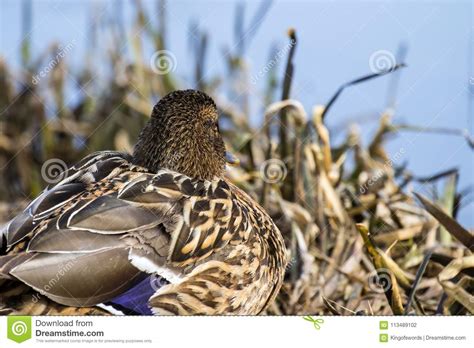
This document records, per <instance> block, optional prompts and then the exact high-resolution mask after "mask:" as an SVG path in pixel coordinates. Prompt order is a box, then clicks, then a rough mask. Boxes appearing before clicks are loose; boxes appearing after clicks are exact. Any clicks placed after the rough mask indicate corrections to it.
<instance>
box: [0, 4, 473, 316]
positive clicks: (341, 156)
mask: <svg viewBox="0 0 474 348" xmlns="http://www.w3.org/2000/svg"><path fill="white" fill-rule="evenodd" d="M118 3H120V2H118ZM136 4H137V5H136V6H137V9H136V20H135V23H134V28H133V30H134V31H136V32H142V33H143V34H142V35H131V36H130V37H131V42H130V43H129V45H128V48H129V50H130V54H131V60H130V61H128V60H127V58H126V57H125V56H123V55H122V53H121V51H120V50H119V49H118V48H119V47H122V45H123V42H122V41H123V37H125V36H124V35H121V33H124V32H125V31H126V30H125V28H123V24H122V23H121V22H119V21H113V22H112V25H111V27H110V32H109V33H108V34H109V36H111V38H112V41H113V43H114V44H112V45H111V46H110V47H115V49H114V50H112V51H110V52H108V54H109V59H108V61H106V62H102V63H104V64H105V65H106V66H107V67H110V68H111V69H112V74H111V75H110V77H103V76H99V75H97V71H96V69H98V68H97V67H94V66H92V64H91V61H93V60H92V59H90V57H89V58H88V59H85V62H86V63H85V65H84V67H83V70H82V71H81V72H79V73H74V72H72V71H68V66H67V65H66V61H67V59H68V56H67V53H65V54H64V57H59V58H57V57H58V47H53V48H52V50H51V51H50V52H48V53H47V54H46V55H44V56H43V57H42V59H39V60H37V61H33V60H32V59H30V58H29V56H28V54H27V52H28V50H27V49H24V56H23V60H24V62H23V64H24V67H25V69H24V70H23V71H22V73H21V74H20V75H19V74H16V73H14V72H12V71H10V70H9V68H8V66H7V64H6V63H5V62H3V61H0V91H2V93H1V94H0V110H2V111H1V114H0V127H1V128H0V129H1V131H0V168H1V169H0V180H1V182H0V197H1V202H2V203H1V205H0V213H1V219H2V221H7V220H8V219H9V217H11V216H12V215H13V214H14V213H15V212H16V211H18V210H19V209H20V208H23V207H24V206H25V205H26V204H27V203H28V202H29V201H30V200H31V198H32V197H34V196H35V195H37V194H38V193H39V191H40V190H41V189H42V188H43V187H44V186H45V185H46V184H47V183H46V182H45V181H44V179H45V178H44V175H43V176H42V175H41V173H42V170H43V171H44V168H43V164H44V163H45V161H46V160H48V159H51V158H55V159H61V160H62V161H64V162H65V163H67V164H72V163H73V162H75V161H76V160H78V159H80V158H81V157H83V156H84V155H85V154H86V153H91V152H92V151H95V150H103V149H117V150H123V151H131V146H132V144H133V143H134V142H135V140H136V137H137V135H138V132H139V130H140V129H141V128H142V126H143V124H144V122H145V121H146V119H147V117H148V115H149V114H150V111H151V106H152V104H153V102H155V101H156V100H157V99H159V98H160V96H163V95H165V94H166V93H168V92H170V91H171V90H174V89H178V88H184V87H194V88H199V89H202V90H204V91H206V92H207V93H208V94H210V95H212V96H213V97H214V99H215V100H216V102H217V104H218V107H219V110H220V113H221V129H222V132H223V134H224V137H225V140H226V142H227V146H228V148H229V149H231V150H233V151H234V153H235V154H236V155H237V156H238V157H239V158H240V160H241V165H240V166H239V167H232V168H229V171H228V176H229V177H230V178H231V180H232V181H233V182H235V183H236V184H237V185H238V186H240V187H241V188H243V189H244V190H245V191H247V192H248V193H250V194H251V195H252V196H253V197H254V198H255V199H256V200H258V201H259V202H260V203H261V204H262V205H263V206H264V207H265V209H266V210H267V211H269V212H270V214H271V216H272V217H273V219H274V221H275V222H276V224H277V225H278V226H279V228H280V229H281V231H282V232H283V234H284V236H285V240H286V245H287V248H288V251H289V254H290V261H289V264H288V268H287V274H286V278H285V283H284V286H283V288H282V290H281V292H280V294H279V296H278V298H277V300H276V301H275V303H273V304H272V305H271V306H270V308H269V309H268V310H267V313H268V314H279V315H280V314H282V315H284V314H335V315H364V314H365V315H390V314H418V315H423V314H445V315H450V314H468V313H471V314H472V313H474V297H473V296H472V293H473V285H474V284H473V276H474V259H473V255H472V251H473V247H474V241H473V239H474V237H473V234H472V233H471V232H470V231H467V230H466V229H465V228H463V227H462V226H461V225H460V224H459V223H458V222H456V220H455V216H456V214H457V212H458V210H459V204H460V203H462V201H463V198H464V196H465V192H460V191H459V189H458V187H457V179H458V174H457V171H453V170H451V171H446V172H442V173H439V174H437V175H433V176H431V177H428V178H419V177H416V176H415V175H413V174H412V173H409V172H408V171H407V170H406V169H405V168H404V167H403V166H402V167H396V166H394V163H398V162H399V161H398V160H397V159H398V158H399V157H400V156H401V155H402V154H403V151H404V150H403V149H400V151H399V153H395V154H388V153H386V151H385V148H384V144H385V142H386V140H387V137H388V136H390V135H393V134H395V133H397V132H398V131H401V130H404V129H408V128H409V126H406V125H404V126H400V125H394V124H392V123H391V118H392V116H393V112H394V111H393V110H392V109H388V110H387V111H386V112H384V113H383V114H382V116H381V118H380V126H379V129H378V130H377V132H376V133H375V135H374V136H373V139H371V141H370V142H369V145H368V146H366V147H364V146H363V145H362V143H361V140H360V138H359V134H358V133H357V131H356V130H355V129H350V130H349V132H348V134H347V136H346V138H345V140H344V141H343V142H342V143H339V144H337V145H335V144H334V143H333V142H332V138H331V132H330V130H329V129H328V128H327V126H326V124H325V119H326V117H329V116H328V111H329V108H330V107H331V105H332V104H333V103H334V102H336V99H337V97H338V95H339V94H340V93H341V92H342V90H343V89H344V88H345V87H348V86H350V85H353V84H356V83H361V82H365V81H367V80H370V79H371V78H375V77H378V76H380V75H384V74H385V73H388V71H387V72H383V73H380V74H373V75H369V76H366V77H363V78H361V79H357V80H354V81H352V82H351V83H348V84H346V85H344V86H343V87H342V88H341V90H339V91H338V92H337V93H336V95H335V97H334V98H332V99H331V100H330V101H329V102H328V103H327V104H326V106H325V107H324V106H318V107H315V108H314V110H312V112H311V113H310V114H307V111H305V109H304V108H303V106H302V105H301V103H300V102H299V101H297V100H292V99H291V94H290V90H291V88H290V87H291V83H292V76H293V70H294V68H295V67H294V65H293V55H294V54H295V48H296V43H297V41H296V32H295V31H294V30H291V31H290V33H289V35H290V41H289V42H290V45H288V49H287V50H285V54H284V55H285V57H287V58H286V59H287V64H286V70H285V75H284V76H285V77H284V78H283V79H282V80H283V81H282V85H281V87H280V86H279V84H278V83H276V81H279V78H278V76H276V71H277V69H276V68H275V67H274V66H273V65H272V68H271V69H267V70H268V71H266V72H265V74H262V76H260V75H259V79H260V78H261V79H265V80H266V82H267V89H266V91H265V95H264V100H263V102H264V103H265V105H267V107H266V110H265V111H264V112H263V114H262V115H261V117H260V119H259V122H252V124H255V123H257V126H252V125H251V123H250V120H249V119H250V115H249V114H250V113H249V110H248V105H249V100H248V99H249V95H250V92H249V91H250V90H251V88H250V86H249V85H248V83H247V81H249V72H248V69H247V66H246V64H245V59H244V58H243V54H244V49H245V46H246V45H245V41H244V40H243V38H244V37H245V36H244V35H243V36H242V42H240V41H239V42H240V45H237V46H235V47H237V49H236V52H233V51H229V54H228V55H226V58H225V59H227V63H228V69H229V73H228V74H227V75H226V76H225V77H224V76H222V77H216V78H209V79H204V78H203V76H205V74H204V67H205V56H206V55H205V52H206V48H207V42H208V37H207V34H206V33H204V32H202V31H201V30H199V28H194V32H195V33H196V35H197V36H198V37H199V39H198V40H197V41H196V43H195V44H194V45H193V47H192V49H193V50H194V52H195V54H194V55H193V56H194V57H196V62H195V76H194V78H195V83H194V84H193V85H192V86H189V85H185V84H182V83H178V82H177V80H176V78H175V75H174V73H173V70H174V69H173V68H172V67H171V68H167V69H166V70H167V71H162V70H161V71H158V72H159V73H157V69H158V68H162V69H163V68H164V67H163V66H162V65H159V66H157V65H155V64H156V62H155V61H153V62H149V57H148V56H145V55H144V54H143V49H142V47H143V46H144V40H150V42H152V43H153V44H154V48H155V50H156V51H163V50H165V49H166V46H165V40H164V37H163V33H165V31H166V30H165V26H164V23H165V13H164V8H165V7H160V15H159V19H160V20H159V24H158V28H154V27H153V26H152V25H150V24H149V23H150V22H149V21H148V18H147V14H146V12H145V11H144V10H143V8H141V7H140V3H139V2H137V3H136ZM117 6H118V5H117ZM261 11H263V12H262V13H264V12H265V11H264V9H261ZM239 15H242V13H241V12H239ZM261 16H263V14H262V15H261ZM257 17H258V16H257ZM258 20H259V18H256V21H257V22H258ZM241 22H243V21H241V20H239V19H237V23H241ZM97 27H100V26H99V25H97ZM240 31H241V32H242V33H243V32H245V31H244V30H243V29H242V28H240ZM94 35H100V34H99V33H97V32H95V33H94ZM95 39H97V37H96V38H95ZM91 42H92V43H93V42H96V41H95V40H91ZM25 45H28V42H26V43H25ZM65 47H69V46H67V45H66V46H65ZM90 51H94V50H93V47H91V50H90ZM102 53H104V52H102ZM270 57H279V55H278V54H276V53H275V52H272V54H270ZM155 58H156V57H155ZM51 59H54V60H55V62H56V64H52V65H51V69H50V70H51V71H50V72H49V73H48V74H41V72H42V71H43V70H44V67H45V66H49V65H48V62H50V61H51ZM168 62H171V63H173V61H172V60H170V61H168ZM399 67H400V66H397V67H395V69H393V70H396V69H398V68H399ZM42 69H43V70H42ZM66 71H67V73H66ZM43 75H44V76H43ZM67 75H70V76H72V77H74V79H76V81H77V84H78V86H79V87H80V89H77V92H78V95H79V101H77V102H76V103H75V104H73V105H71V103H69V102H68V97H69V95H68V94H67V93H66V88H67V83H68V82H67V81H70V78H68V77H67ZM17 81H20V83H18V82H17ZM218 88H219V90H222V88H226V89H227V90H228V91H229V95H233V96H235V97H234V98H229V99H232V100H233V101H232V102H230V101H229V100H227V99H223V98H222V97H221V94H219V93H217V90H218ZM276 92H279V94H280V97H281V98H275V97H274V95H275V93H276ZM47 97H48V98H47ZM420 131H423V129H421V130H420ZM468 140H469V141H471V142H472V140H470V139H468ZM471 145H472V143H471ZM53 174H54V173H53ZM56 175H60V174H59V172H58V173H56ZM438 181H439V182H442V181H444V182H445V188H444V191H443V192H441V193H439V194H437V195H435V196H434V197H437V198H436V199H435V200H433V199H428V198H426V197H425V196H424V195H423V196H422V195H416V199H415V194H414V192H413V188H412V187H413V185H412V183H422V184H424V185H425V186H429V188H430V190H431V189H434V188H435V187H436V186H435V185H434V184H435V183H436V182H438ZM420 192H421V191H420Z"/></svg>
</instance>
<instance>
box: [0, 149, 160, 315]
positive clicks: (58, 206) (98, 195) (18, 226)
mask: <svg viewBox="0 0 474 348" xmlns="http://www.w3.org/2000/svg"><path fill="white" fill-rule="evenodd" d="M138 172H139V170H138ZM136 174H137V173H136V172H134V170H133V166H132V165H131V164H130V157H129V155H126V154H122V153H118V152H100V153H95V154H93V155H90V156H88V157H86V158H85V159H84V160H82V161H81V162H79V163H78V164H77V165H75V166H73V167H72V168H70V169H68V170H67V171H66V173H64V174H63V176H62V177H63V179H62V180H61V181H60V182H59V183H57V184H56V185H55V186H53V187H50V188H47V189H46V190H45V191H43V192H42V194H40V196H39V197H38V198H36V199H35V200H34V201H33V202H32V203H31V204H30V205H29V206H28V207H27V208H26V209H25V211H23V212H22V213H21V214H19V215H18V216H17V217H15V218H14V219H13V220H12V221H10V222H9V223H8V224H7V225H6V227H4V229H3V233H4V236H5V238H4V239H5V241H6V242H5V244H6V247H5V248H3V249H4V251H3V252H2V253H3V254H4V255H3V256H0V282H2V283H3V284H2V290H3V288H6V286H4V285H5V282H6V281H7V280H12V279H13V280H14V279H18V280H21V281H22V282H23V283H25V284H27V285H29V286H30V287H32V288H33V289H35V290H36V291H38V292H39V293H41V294H44V295H46V296H48V297H49V298H51V299H53V300H54V301H56V302H58V303H61V304H66V305H70V306H88V305H93V304H96V303H99V302H102V301H103V300H106V299H110V298H112V297H113V296H115V295H116V294H118V293H121V292H123V291H124V290H126V289H127V288H128V287H129V286H130V285H131V284H133V282H134V281H139V280H140V276H141V272H140V271H139V270H137V269H136V268H135V267H134V266H133V265H131V264H130V262H129V261H128V249H129V244H130V242H128V241H126V240H122V239H121V238H120V237H121V236H118V235H119V234H123V232H124V229H125V230H131V229H133V227H130V226H132V225H133V224H135V225H134V226H144V223H143V220H141V221H138V220H140V219H145V220H146V222H150V221H152V219H151V218H150V214H146V213H143V212H142V211H141V210H136V209H134V207H128V205H127V204H123V205H122V208H124V210H122V211H121V210H120V207H119V204H116V202H115V201H117V200H114V199H113V198H112V197H113V196H114V194H115V195H116V189H117V187H120V186H123V185H124V183H123V182H124V181H126V180H127V178H128V177H130V176H133V175H136ZM109 204H112V205H113V207H114V208H115V212H120V214H119V215H118V216H116V217H115V219H114V221H115V225H114V224H109V226H107V228H105V227H104V226H102V227H101V226H100V223H102V224H107V223H108V222H110V221H111V217H110V215H108V214H107V208H108V207H109ZM94 207H96V209H95V210H94ZM93 212H95V214H94V213H93ZM94 215H95V220H94ZM84 216H86V218H84ZM97 216H104V219H103V220H101V219H100V218H99V219H97ZM154 218H155V217H154V216H153V219H154ZM90 223H96V224H97V226H98V227H99V229H102V230H104V231H105V230H106V232H107V233H93V232H92V231H88V230H87V228H83V227H82V228H81V226H83V225H84V224H85V225H87V224H90ZM75 224H77V225H78V228H74V227H72V225H75ZM114 234H117V236H115V237H114V236H113V235H114ZM2 278H3V281H2V280H1V279H2ZM2 295H3V294H2ZM0 297H3V296H0Z"/></svg>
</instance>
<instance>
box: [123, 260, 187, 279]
mask: <svg viewBox="0 0 474 348" xmlns="http://www.w3.org/2000/svg"><path fill="white" fill-rule="evenodd" d="M128 260H129V261H130V263H131V264H132V265H133V266H135V267H136V268H138V269H139V270H140V271H143V272H146V273H150V274H158V275H159V276H160V277H162V278H165V279H166V280H167V281H169V282H170V283H171V284H176V283H180V282H181V280H182V277H181V276H180V275H179V274H178V273H176V272H174V271H173V270H172V269H170V268H168V267H163V266H159V265H157V264H156V263H155V262H153V261H152V260H151V259H149V258H147V257H144V256H139V255H137V254H134V253H132V252H130V253H129V254H128Z"/></svg>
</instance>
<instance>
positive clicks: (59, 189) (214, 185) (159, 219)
mask: <svg viewBox="0 0 474 348" xmlns="http://www.w3.org/2000/svg"><path fill="white" fill-rule="evenodd" d="M224 169H225V147H224V142H223V141H222V138H221V136H220V134H219V129H218V125H217V111H216V107H215V104H214V102H213V101H212V99H211V98H210V97H208V96H207V95H205V94H204V93H202V92H198V91H193V90H187V91H177V92H173V93H171V94H169V95H168V96H166V97H164V98H163V99H162V100H161V101H160V102H159V103H158V104H157V105H156V106H155V108H154V110H153V114H152V117H151V119H150V121H149V122H148V124H147V125H146V126H145V128H144V130H143V131H142V133H141V135H140V138H139V140H138V142H137V145H136V147H135V150H134V154H133V156H130V155H127V154H123V153H119V152H111V151H109V152H99V153H95V154H92V155H89V156H88V157H86V158H84V159H83V160H82V161H81V162H79V163H78V164H76V165H75V166H74V167H72V168H70V169H69V170H68V171H67V172H66V173H65V176H64V178H63V180H62V181H61V182H59V183H58V184H56V185H55V186H54V187H52V188H49V189H47V190H45V192H43V193H42V194H41V195H40V196H39V197H38V198H37V199H36V200H34V201H33V202H32V203H31V204H30V205H29V206H28V207H27V209H26V210H25V211H24V212H23V213H22V214H20V215H18V216H17V217H16V218H15V219H13V220H12V221H11V222H10V223H9V224H8V225H7V226H6V228H5V229H4V235H5V236H6V240H7V246H6V251H5V252H4V256H0V286H1V289H0V310H2V308H3V309H4V310H5V309H6V308H8V306H9V305H8V303H12V296H13V297H14V296H16V297H15V301H16V306H17V308H27V307H28V306H27V305H23V306H22V305H21V303H22V300H21V299H24V296H25V294H24V293H23V292H21V291H20V292H19V293H17V294H15V295H11V296H10V295H8V294H7V292H6V291H4V289H7V288H11V287H12V284H22V285H21V286H22V287H25V286H24V285H23V284H26V285H28V287H26V288H27V289H29V291H30V292H31V291H32V290H31V289H34V290H35V291H36V292H39V293H41V294H42V295H44V296H46V297H47V298H49V299H50V300H52V301H54V302H56V303H59V304H62V305H65V306H69V307H91V306H94V305H97V304H100V303H103V302H107V301H110V300H111V299H112V298H114V297H115V296H117V295H120V294H123V293H124V292H125V291H126V290H127V289H129V288H130V287H132V286H134V284H136V283H137V282H138V281H139V279H143V275H144V274H158V275H160V276H161V277H163V278H165V279H166V280H167V281H168V282H169V284H167V285H164V286H162V287H160V288H159V289H157V291H156V293H155V294H154V295H153V296H152V297H151V298H150V299H149V305H150V307H151V309H152V311H153V312H154V313H156V314H182V315H197V314H209V315H216V314H217V315H219V314H258V313H260V312H262V311H263V310H264V309H265V308H266V307H267V306H268V304H269V303H270V302H271V301H272V300H273V299H274V297H275V296H276V294H277V293H278V291H279V289H280V286H281V283H282V280H283V275H284V270H285V266H286V249H285V246H284V242H283V239H282V236H281V234H280V232H279V230H278V229H277V227H276V226H275V224H274V223H273V221H272V220H271V218H270V217H269V216H268V214H267V213H266V212H265V211H264V210H263V209H262V208H261V207H260V206H259V205H258V204H257V203H255V202H254V201H253V200H252V199H251V198H250V197H249V196H248V195H247V194H246V193H245V192H243V191H241V190H240V189H239V188H237V187H236V186H234V185H232V184H231V183H229V182H228V181H227V180H226V179H225V178H224V176H223V174H224ZM2 278H3V279H2ZM52 280H54V282H52ZM15 301H13V302H15ZM26 302H28V301H26ZM29 302H31V301H29ZM18 303H20V305H18ZM55 306H58V305H55ZM10 307H11V306H10ZM53 307H54V306H53ZM20 310H21V309H20ZM25 311H26V309H25ZM70 311H71V312H74V309H71V310H70ZM16 312H18V310H16ZM53 312H54V311H53ZM99 313H100V311H99Z"/></svg>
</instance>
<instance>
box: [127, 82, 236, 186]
mask: <svg viewBox="0 0 474 348" xmlns="http://www.w3.org/2000/svg"><path fill="white" fill-rule="evenodd" d="M226 156H227V154H226V151H225V145H224V141H223V140H222V137H221V134H220V133H219V124H218V114H217V108H216V104H215V103H214V101H213V100H212V99H211V97H209V96H208V95H207V94H205V93H203V92H200V91H195V90H191V89H189V90H183V91H175V92H172V93H170V94H168V95H166V96H165V97H164V98H162V99H161V100H160V101H159V102H158V104H156V105H155V107H154V108H153V112H152V114H151V118H150V120H149V121H148V123H147V124H146V125H145V128H143V130H142V132H141V134H140V136H139V139H138V142H137V144H136V145H135V149H134V152H133V160H134V163H135V164H138V165H140V166H143V167H146V168H148V169H149V170H151V171H154V172H156V171H158V170H159V169H162V168H167V169H170V170H174V171H176V172H180V173H183V174H185V175H188V176H190V177H193V178H199V179H205V180H212V179H213V178H214V177H220V176H222V175H223V174H224V170H225V164H226ZM227 158H230V157H227Z"/></svg>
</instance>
